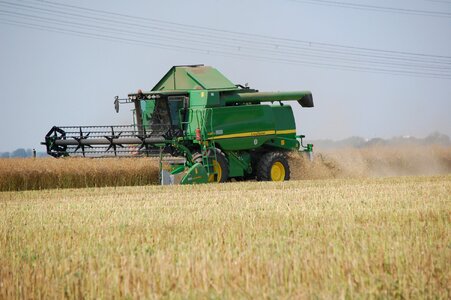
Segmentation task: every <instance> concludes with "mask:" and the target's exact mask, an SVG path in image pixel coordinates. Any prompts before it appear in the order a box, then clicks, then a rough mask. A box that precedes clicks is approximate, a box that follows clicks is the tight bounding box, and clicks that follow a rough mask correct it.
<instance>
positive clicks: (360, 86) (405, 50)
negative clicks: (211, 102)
mask: <svg viewBox="0 0 451 300" xmlns="http://www.w3.org/2000/svg"><path fill="white" fill-rule="evenodd" d="M450 37H451V1H445V0H443V1H438V0H398V1H376V0H365V1H364V0H349V1H348V0H330V1H328V0H327V1H323V0H306V1H300V0H299V1H294V0H293V1H290V0H278V1H276V0H267V1H257V0H241V1H236V0H228V1H226V0H209V1H207V0H192V1H176V0H166V1H145V0H142V1H138V0H130V1H111V0H110V1H106V0H99V1H87V0H81V1H70V0H65V1H59V0H49V1H42V0H0V152H2V151H12V150H14V149H16V148H19V147H20V148H36V149H37V150H38V151H44V150H45V148H44V147H43V146H42V145H40V142H41V141H43V139H44V136H45V134H46V133H47V131H48V130H49V129H50V128H51V127H52V126H53V125H59V126H62V125H112V124H130V123H131V122H132V115H131V112H130V109H132V107H131V106H129V107H127V106H122V107H121V112H120V113H119V114H116V112H115V111H114V106H113V101H114V96H116V95H118V96H120V97H126V96H127V94H128V93H131V92H135V91H137V90H138V89H142V90H150V89H151V88H152V87H153V86H154V85H155V84H156V83H157V82H158V80H159V79H160V78H161V77H162V76H163V75H164V74H165V73H166V72H167V71H168V70H169V69H170V68H171V67H172V66H173V65H186V64H205V65H211V66H213V67H215V68H217V69H218V70H220V71H221V72H222V73H223V74H224V75H225V76H226V77H228V78H229V79H230V80H231V81H232V82H234V83H236V84H238V83H241V84H245V83H248V84H249V86H250V87H252V88H256V89H258V90H260V91H285V90H287V91H290V90H291V91H295V90H310V91H312V93H313V97H314V102H315V107H314V108H301V107H300V106H299V105H297V104H296V103H294V104H292V106H293V110H294V113H295V117H296V124H297V131H298V133H299V134H305V135H306V136H307V138H308V139H311V140H315V139H334V140H338V139H343V138H347V137H350V136H361V137H364V138H375V137H381V138H390V137H393V136H404V135H409V136H416V137H424V136H427V135H428V134H430V133H432V132H434V131H439V132H441V133H444V134H447V135H451V121H450V113H451V38H450Z"/></svg>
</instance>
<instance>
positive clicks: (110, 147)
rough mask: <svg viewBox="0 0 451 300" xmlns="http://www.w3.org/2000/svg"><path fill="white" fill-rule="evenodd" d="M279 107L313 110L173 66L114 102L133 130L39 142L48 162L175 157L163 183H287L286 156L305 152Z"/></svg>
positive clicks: (73, 130)
mask: <svg viewBox="0 0 451 300" xmlns="http://www.w3.org/2000/svg"><path fill="white" fill-rule="evenodd" d="M282 101H297V102H298V103H299V104H300V105H301V106H302V107H313V98H312V94H311V92H309V91H295V92H259V91H258V90H255V89H251V88H249V87H247V86H242V85H235V84H233V83H232V82H231V81H230V80H229V79H227V78H226V77H225V76H224V75H223V74H221V73H220V72H219V71H218V70H216V69H215V68H212V67H209V66H203V65H190V66H174V67H172V68H171V69H170V70H169V71H168V72H167V73H166V75H164V76H163V78H162V79H161V80H160V81H159V82H158V83H157V84H156V85H155V86H154V87H153V88H152V89H151V90H150V91H141V90H138V92H136V93H131V94H129V95H128V97H127V98H125V99H119V97H116V99H115V108H116V111H118V110H119V106H120V104H123V103H133V104H134V120H135V121H134V124H132V125H128V126H88V127H83V126H73V127H59V126H54V127H53V128H52V129H51V130H50V131H49V133H48V134H47V135H46V138H45V142H44V143H43V144H45V145H46V147H47V152H48V153H49V154H50V155H52V156H55V157H61V156H73V155H82V156H108V155H109V156H111V155H113V156H123V155H135V156H139V155H144V156H155V155H158V156H159V157H160V159H162V158H163V157H165V156H167V155H170V156H175V157H179V158H180V159H179V160H178V162H177V163H172V166H171V167H170V169H169V170H163V171H162V182H163V183H174V182H180V183H203V182H213V181H215V182H225V181H227V180H229V179H231V178H234V179H236V180H244V179H254V178H255V179H257V180H272V181H283V180H288V179H289V178H290V168H289V164H288V159H287V154H288V153H289V152H290V151H300V152H304V153H307V154H309V155H310V156H311V154H312V147H313V146H312V145H306V146H304V145H303V144H302V138H303V137H304V136H303V135H296V125H295V120H294V116H293V111H292V108H291V106H290V105H287V104H283V103H282ZM172 161H174V160H172Z"/></svg>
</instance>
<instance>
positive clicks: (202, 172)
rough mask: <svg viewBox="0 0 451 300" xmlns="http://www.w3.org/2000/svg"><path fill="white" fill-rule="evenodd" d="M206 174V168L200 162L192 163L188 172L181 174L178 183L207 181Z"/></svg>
mask: <svg viewBox="0 0 451 300" xmlns="http://www.w3.org/2000/svg"><path fill="white" fill-rule="evenodd" d="M207 182H208V174H207V170H206V169H205V168H204V166H203V165H202V164H201V163H196V164H194V165H193V166H192V167H191V168H189V170H188V172H187V173H186V174H185V176H183V178H182V180H181V181H180V184H195V183H207Z"/></svg>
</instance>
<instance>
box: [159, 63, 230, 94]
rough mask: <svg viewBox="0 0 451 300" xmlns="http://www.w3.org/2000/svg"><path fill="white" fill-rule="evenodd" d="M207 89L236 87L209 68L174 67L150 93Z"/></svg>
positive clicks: (216, 71)
mask: <svg viewBox="0 0 451 300" xmlns="http://www.w3.org/2000/svg"><path fill="white" fill-rule="evenodd" d="M207 89H236V86H235V85H234V84H233V83H232V82H231V81H230V80H229V79H227V78H226V77H225V76H224V75H222V74H221V73H220V72H219V71H218V70H216V69H215V68H212V67H209V66H200V65H199V66H174V67H172V68H171V69H170V70H169V71H168V72H167V73H166V75H164V76H163V78H162V79H161V80H160V81H159V82H158V83H157V84H156V85H155V86H154V87H153V89H152V91H163V90H181V91H188V90H207Z"/></svg>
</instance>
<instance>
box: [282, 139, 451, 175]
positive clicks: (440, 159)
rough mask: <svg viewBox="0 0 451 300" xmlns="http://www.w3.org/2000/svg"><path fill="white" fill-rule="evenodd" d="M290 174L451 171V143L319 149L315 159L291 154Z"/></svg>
mask: <svg viewBox="0 0 451 300" xmlns="http://www.w3.org/2000/svg"><path fill="white" fill-rule="evenodd" d="M290 165H291V178H292V179H294V180H300V179H329V178H369V177H386V176H406V175H439V174H450V173H451V147H446V146H438V145H430V146H407V145H406V146H374V147H366V148H346V149H343V148H340V149H337V150H327V151H326V150H325V151H318V152H316V153H315V155H314V160H313V161H309V159H308V157H307V156H306V155H304V154H292V155H291V156H290Z"/></svg>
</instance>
